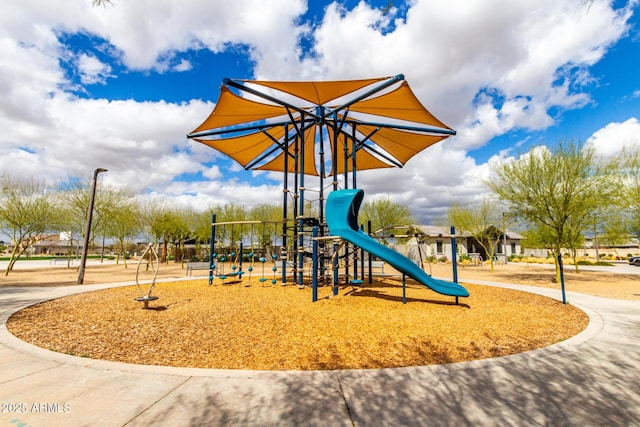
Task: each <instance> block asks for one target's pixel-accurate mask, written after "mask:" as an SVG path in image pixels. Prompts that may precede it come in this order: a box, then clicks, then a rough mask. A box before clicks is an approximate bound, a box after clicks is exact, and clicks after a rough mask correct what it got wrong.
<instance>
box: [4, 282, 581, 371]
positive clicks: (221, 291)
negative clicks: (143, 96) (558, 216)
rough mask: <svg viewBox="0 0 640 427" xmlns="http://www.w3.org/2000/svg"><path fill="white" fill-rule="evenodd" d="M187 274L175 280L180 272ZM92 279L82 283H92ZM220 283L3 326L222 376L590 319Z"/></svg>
mask: <svg viewBox="0 0 640 427" xmlns="http://www.w3.org/2000/svg"><path fill="white" fill-rule="evenodd" d="M182 275H183V274H182ZM90 276H91V274H90V271H89V270H88V272H87V277H90ZM247 285H248V283H247V279H245V280H244V281H243V282H237V283H235V284H222V283H221V281H219V280H216V281H215V283H214V285H213V286H209V285H208V283H207V280H202V279H200V280H189V281H174V282H168V283H158V284H157V285H156V288H155V291H154V294H155V295H157V296H159V299H158V300H157V301H153V302H151V303H150V307H151V309H149V310H144V309H142V304H141V303H140V302H137V301H135V300H134V298H135V297H136V296H138V295H139V293H138V290H137V288H136V287H135V286H133V287H120V288H112V289H108V290H104V291H98V292H90V293H84V294H78V295H74V296H69V297H65V298H61V299H58V300H53V301H49V302H45V303H42V304H38V305H35V306H32V307H29V308H27V309H24V310H22V311H20V312H18V313H16V314H14V315H13V316H12V317H11V318H10V319H9V321H8V324H7V326H8V328H9V330H10V331H11V332H12V333H13V334H15V335H16V336H18V337H19V338H21V339H23V340H25V341H27V342H30V343H33V344H35V345H38V346H40V347H44V348H48V349H51V350H54V351H58V352H61V353H68V354H73V355H76V356H82V357H89V358H95V359H105V360H111V361H121V362H128V363H138V364H147V365H167V366H182V367H198V368H220V369H264V370H291V369H294V370H312V369H361V368H389V367H401V366H416V365H430V364H440V363H450V362H460V361H468V360H476V359H484V358H490V357H497V356H504V355H508V354H514V353H519V352H523V351H527V350H532V349H535V348H540V347H545V346H548V345H551V344H554V343H557V342H560V341H562V340H565V339H567V338H569V337H571V336H573V335H576V334H577V333H579V332H580V331H581V330H583V329H584V328H585V327H586V325H587V323H588V318H587V316H586V315H585V314H584V313H583V312H582V311H580V310H578V309H577V308H576V307H573V306H571V305H570V304H568V305H563V304H562V303H560V302H558V301H557V300H551V299H549V298H545V297H542V296H538V295H534V294H530V293H525V292H520V291H516V290H507V289H502V288H494V287H488V286H479V285H465V286H466V287H467V289H469V292H470V294H471V296H470V297H469V298H461V299H460V305H455V304H454V298H452V297H445V296H442V295H439V294H436V293H434V292H432V291H430V290H428V289H426V288H425V287H423V286H420V285H417V284H415V283H412V282H409V286H408V290H407V304H402V287H401V284H400V282H399V281H397V280H392V279H384V280H383V279H380V280H377V281H375V282H374V283H373V284H371V285H369V284H366V285H365V286H364V287H363V288H351V287H343V288H341V289H340V293H339V295H338V296H336V297H330V295H331V288H330V287H323V288H320V295H319V296H320V300H319V301H318V302H316V303H312V302H311V289H310V288H308V287H307V288H305V289H302V290H300V289H298V287H297V286H281V285H280V284H279V283H278V284H277V285H275V286H272V285H271V282H270V281H268V282H265V283H260V282H258V281H257V279H256V278H255V277H254V278H253V280H252V283H251V286H247Z"/></svg>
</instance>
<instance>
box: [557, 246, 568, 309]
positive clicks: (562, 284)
mask: <svg viewBox="0 0 640 427" xmlns="http://www.w3.org/2000/svg"><path fill="white" fill-rule="evenodd" d="M558 268H560V287H561V288H562V303H563V304H566V303H567V296H566V294H565V291H564V267H563V266H562V255H561V254H560V253H558Z"/></svg>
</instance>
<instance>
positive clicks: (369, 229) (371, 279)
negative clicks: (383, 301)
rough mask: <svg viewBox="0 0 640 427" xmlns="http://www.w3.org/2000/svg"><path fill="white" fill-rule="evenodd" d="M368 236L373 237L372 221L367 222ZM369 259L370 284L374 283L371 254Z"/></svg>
mask: <svg viewBox="0 0 640 427" xmlns="http://www.w3.org/2000/svg"><path fill="white" fill-rule="evenodd" d="M367 234H368V235H369V237H371V220H369V221H367ZM368 258H369V259H368V260H367V261H368V262H367V263H368V264H369V265H368V268H369V283H370V284H371V283H373V273H372V270H373V262H372V260H371V254H369V257H368Z"/></svg>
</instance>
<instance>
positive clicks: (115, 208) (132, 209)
mask: <svg viewBox="0 0 640 427" xmlns="http://www.w3.org/2000/svg"><path fill="white" fill-rule="evenodd" d="M119 195H123V193H119ZM105 207H106V209H107V210H106V212H104V216H105V223H104V235H105V236H106V237H109V238H110V239H113V242H114V244H115V250H116V254H117V258H116V263H119V262H120V256H122V260H123V263H124V267H125V268H127V257H128V254H127V252H128V251H129V249H130V248H132V247H133V246H134V245H135V238H136V236H138V235H139V234H140V221H139V219H138V217H139V215H140V211H139V205H138V203H137V202H136V200H135V199H133V198H120V197H118V198H116V199H114V200H113V203H112V204H109V205H105Z"/></svg>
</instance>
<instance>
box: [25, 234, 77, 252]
mask: <svg viewBox="0 0 640 427" xmlns="http://www.w3.org/2000/svg"><path fill="white" fill-rule="evenodd" d="M66 237H67V233H61V234H49V235H43V236H39V238H38V241H37V242H36V243H34V244H33V245H32V246H31V252H30V253H31V254H32V255H67V254H69V252H71V253H76V252H80V251H81V249H82V241H75V240H69V239H67V238H66Z"/></svg>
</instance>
